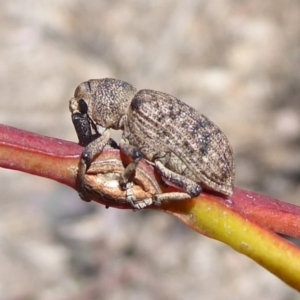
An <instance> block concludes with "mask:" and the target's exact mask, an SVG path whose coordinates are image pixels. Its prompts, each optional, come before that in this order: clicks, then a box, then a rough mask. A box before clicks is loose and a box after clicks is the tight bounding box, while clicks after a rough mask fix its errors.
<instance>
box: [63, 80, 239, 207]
mask: <svg viewBox="0 0 300 300" xmlns="http://www.w3.org/2000/svg"><path fill="white" fill-rule="evenodd" d="M69 108H70V111H71V113H72V120H73V123H74V126H75V129H76V132H77V135H78V138H79V143H80V144H82V145H84V146H86V148H85V150H84V151H83V153H82V155H81V160H80V165H79V171H78V191H79V195H80V197H81V198H82V199H83V200H85V201H89V199H88V197H87V194H86V190H85V187H84V184H83V182H84V180H83V179H84V174H85V173H86V172H87V169H88V168H89V166H90V165H91V162H92V160H93V158H94V157H95V156H96V155H97V154H99V153H101V152H102V150H103V148H104V147H105V146H106V145H107V144H109V143H110V144H114V143H113V142H112V140H111V139H110V132H109V129H110V128H111V129H121V130H122V131H123V134H122V138H121V141H120V150H121V151H122V152H123V153H124V154H126V155H128V156H130V157H131V158H132V162H131V163H130V164H129V165H128V166H127V167H126V169H125V171H124V172H123V174H122V176H121V177H120V180H119V183H120V185H121V187H122V188H123V189H124V190H128V191H130V186H131V182H132V181H133V179H134V178H135V172H136V167H137V165H138V163H139V161H140V160H141V158H142V157H144V158H145V159H147V160H148V161H149V162H152V163H153V164H154V165H155V167H156V168H157V170H158V172H159V173H160V174H161V175H162V176H163V177H164V178H166V179H167V180H168V181H169V182H171V183H172V184H174V185H175V186H177V187H179V188H180V189H182V190H183V191H184V192H175V193H165V194H156V195H155V196H154V198H153V201H154V203H156V204H159V203H160V202H162V201H169V200H185V199H189V198H192V197H196V196H198V195H199V194H200V193H201V191H202V188H201V187H203V188H206V189H209V190H212V191H216V192H219V193H221V194H224V195H227V196H231V195H232V192H233V184H234V175H235V167H234V160H233V153H232V148H231V146H230V144H229V142H228V140H227V138H226V136H225V135H224V133H223V132H222V131H221V130H220V129H219V128H218V127H217V126H216V125H215V124H214V123H212V122H211V121H210V120H209V119H208V118H206V117H205V116H203V115H201V114H200V113H198V112H197V111H196V110H195V109H193V108H192V107H189V106H188V105H187V104H185V103H184V102H182V101H180V100H179V99H177V98H175V97H173V96H171V95H168V94H165V93H162V92H158V91H153V90H141V91H137V90H136V89H135V88H134V87H133V86H132V85H130V84H128V83H126V82H124V81H121V80H117V79H111V78H105V79H94V80H89V81H86V82H83V83H81V84H80V85H79V86H78V87H77V88H76V90H75V93H74V97H73V98H72V99H71V100H70V103H69ZM92 129H93V130H94V131H95V132H96V135H92V131H91V130H92ZM94 136H96V138H94ZM127 194H128V197H127V201H128V202H130V203H131V204H132V206H133V207H135V196H134V195H133V193H131V192H128V193H127Z"/></svg>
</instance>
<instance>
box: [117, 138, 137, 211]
mask: <svg viewBox="0 0 300 300" xmlns="http://www.w3.org/2000/svg"><path fill="white" fill-rule="evenodd" d="M120 149H121V151H122V152H123V153H124V154H126V155H127V156H129V157H131V159H132V162H131V163H130V164H129V165H128V166H127V167H126V169H125V170H124V172H123V174H121V176H120V180H119V183H120V186H121V188H122V189H124V190H125V191H126V201H127V202H129V203H131V205H132V206H133V207H134V208H136V209H140V206H139V205H138V204H137V203H136V197H135V195H134V194H133V192H132V182H133V179H134V177H135V173H136V168H137V165H138V163H139V161H140V160H141V159H142V153H141V151H140V150H139V149H138V148H136V147H134V146H132V145H130V144H129V143H128V142H127V141H126V140H125V139H123V138H122V139H121V141H120Z"/></svg>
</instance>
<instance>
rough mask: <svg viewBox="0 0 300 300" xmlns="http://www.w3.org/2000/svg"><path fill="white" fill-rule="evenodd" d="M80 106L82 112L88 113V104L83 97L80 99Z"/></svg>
mask: <svg viewBox="0 0 300 300" xmlns="http://www.w3.org/2000/svg"><path fill="white" fill-rule="evenodd" d="M78 108H79V111H80V112H81V113H82V114H87V112H88V106H87V104H86V102H85V101H84V100H83V99H80V100H79V101H78Z"/></svg>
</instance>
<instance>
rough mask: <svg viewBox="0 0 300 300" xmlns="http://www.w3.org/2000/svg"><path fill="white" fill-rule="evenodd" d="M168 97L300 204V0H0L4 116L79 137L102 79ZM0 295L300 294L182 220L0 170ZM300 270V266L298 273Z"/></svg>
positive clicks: (262, 184) (247, 178)
mask: <svg viewBox="0 0 300 300" xmlns="http://www.w3.org/2000/svg"><path fill="white" fill-rule="evenodd" d="M102 77H114V78H119V79H123V80H125V81H128V82H129V83H131V84H133V85H135V86H136V87H137V88H139V89H141V88H150V89H155V90H160V91H164V92H168V93H170V94H172V95H174V96H177V97H179V98H180V99H182V100H183V101H185V102H186V103H188V104H189V105H191V106H193V107H194V108H196V109H197V110H199V111H200V112H202V113H203V114H205V115H206V116H208V117H209V118H210V119H211V120H213V121H214V122H215V123H216V124H217V125H219V127H221V128H222V130H223V131H224V132H225V133H226V135H227V136H228V138H229V140H230V141H231V143H232V145H233V148H234V152H235V159H236V168H237V170H236V185H237V186H238V187H241V188H245V189H250V190H253V191H257V192H260V193H263V194H266V195H269V196H273V197H275V198H277V199H281V200H285V201H288V202H293V203H298V204H300V202H299V201H300V200H299V199H300V184H299V180H300V117H299V115H300V84H299V80H300V2H299V1H298V0H289V1H281V0H264V1H260V0H251V1H250V0H249V1H234V0H227V1H222V0H211V1H204V0H187V1H181V0H177V1H175V0H168V1H145V0H139V1H138V0H128V1H121V0H114V1H103V0H102V1H82V0H77V1H73V0H52V1H33V0H32V1H30V0H24V1H8V0H3V1H1V2H0V91H1V100H0V108H1V109H0V123H4V124H7V125H11V126H15V127H19V128H22V129H26V130H30V131H34V132H37V133H41V134H45V135H50V136H53V137H58V138H62V139H67V140H72V141H76V140H77V137H76V135H75V131H74V129H73V126H72V123H71V120H70V113H69V111H68V100H69V98H70V97H71V96H72V94H73V91H74V89H75V87H76V86H77V85H78V84H79V83H81V82H82V81H85V80H87V79H91V78H102ZM0 190H1V197H0V205H1V209H0V299H1V300H2V299H3V300H6V299H7V300H18V299H22V300H23V299H25V300H26V299H41V300H48V299H56V300H64V299H87V300H89V299H112V300H118V299H141V300H144V299H145V300H148V299H264V300H268V299H270V300H271V299H272V300H276V299H278V300H279V299H298V297H297V296H298V294H297V293H296V292H295V291H293V290H292V289H291V288H289V287H287V286H286V285H285V284H284V283H282V282H281V281H280V280H278V279H277V278H276V277H274V276H273V275H272V274H270V273H268V272H267V271H266V270H264V269H263V268H262V267H260V266H258V265H257V264H256V263H254V262H253V261H251V260H250V259H248V258H247V257H244V256H242V255H240V254H238V253H237V252H235V251H234V250H232V249H230V248H229V247H227V246H226V245H223V244H221V243H219V242H216V241H213V240H210V239H208V238H206V237H203V236H200V235H198V234H196V233H194V232H192V231H191V230H189V229H188V228H186V227H185V226H184V225H182V224H181V223H179V222H178V221H177V220H175V219H174V218H172V217H171V216H168V215H165V214H163V213H159V212H152V211H140V212H135V213H134V212H131V211H122V210H115V209H109V210H106V209H105V208H104V207H102V206H100V205H94V204H86V203H82V202H81V201H79V199H78V196H77V194H76V193H75V191H72V190H70V189H68V188H67V187H64V186H61V185H59V184H58V183H55V182H51V181H49V180H46V179H41V178H38V177H34V176H31V175H27V174H23V173H19V172H14V171H8V170H5V169H1V170H0ZM299 271H300V270H299Z"/></svg>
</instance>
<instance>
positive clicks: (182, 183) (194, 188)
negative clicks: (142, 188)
mask: <svg viewBox="0 0 300 300" xmlns="http://www.w3.org/2000/svg"><path fill="white" fill-rule="evenodd" d="M154 163H155V166H156V168H157V170H158V172H159V173H160V174H161V175H162V176H163V177H165V178H166V179H167V180H169V181H170V182H172V183H173V184H174V185H175V186H177V187H179V188H181V189H182V190H184V191H185V192H186V193H187V194H186V193H169V194H183V195H177V196H174V198H172V199H170V198H169V199H167V195H168V193H166V194H165V196H163V195H164V194H158V195H157V200H159V199H158V198H160V199H161V200H162V201H163V199H164V198H165V197H166V198H165V201H166V200H177V199H178V200H184V199H189V198H193V197H196V196H198V195H199V194H200V193H201V191H202V189H201V187H200V185H199V184H197V183H196V182H194V181H193V180H191V179H189V178H187V177H185V176H182V175H180V174H178V173H175V172H173V171H171V170H169V169H168V168H166V167H165V166H164V164H163V163H162V162H161V161H160V160H158V159H156V160H155V161H154ZM159 195H162V196H159ZM170 196H171V195H169V197H170ZM187 196H189V197H187ZM172 197H173V196H172ZM178 197H179V198H178Z"/></svg>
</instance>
